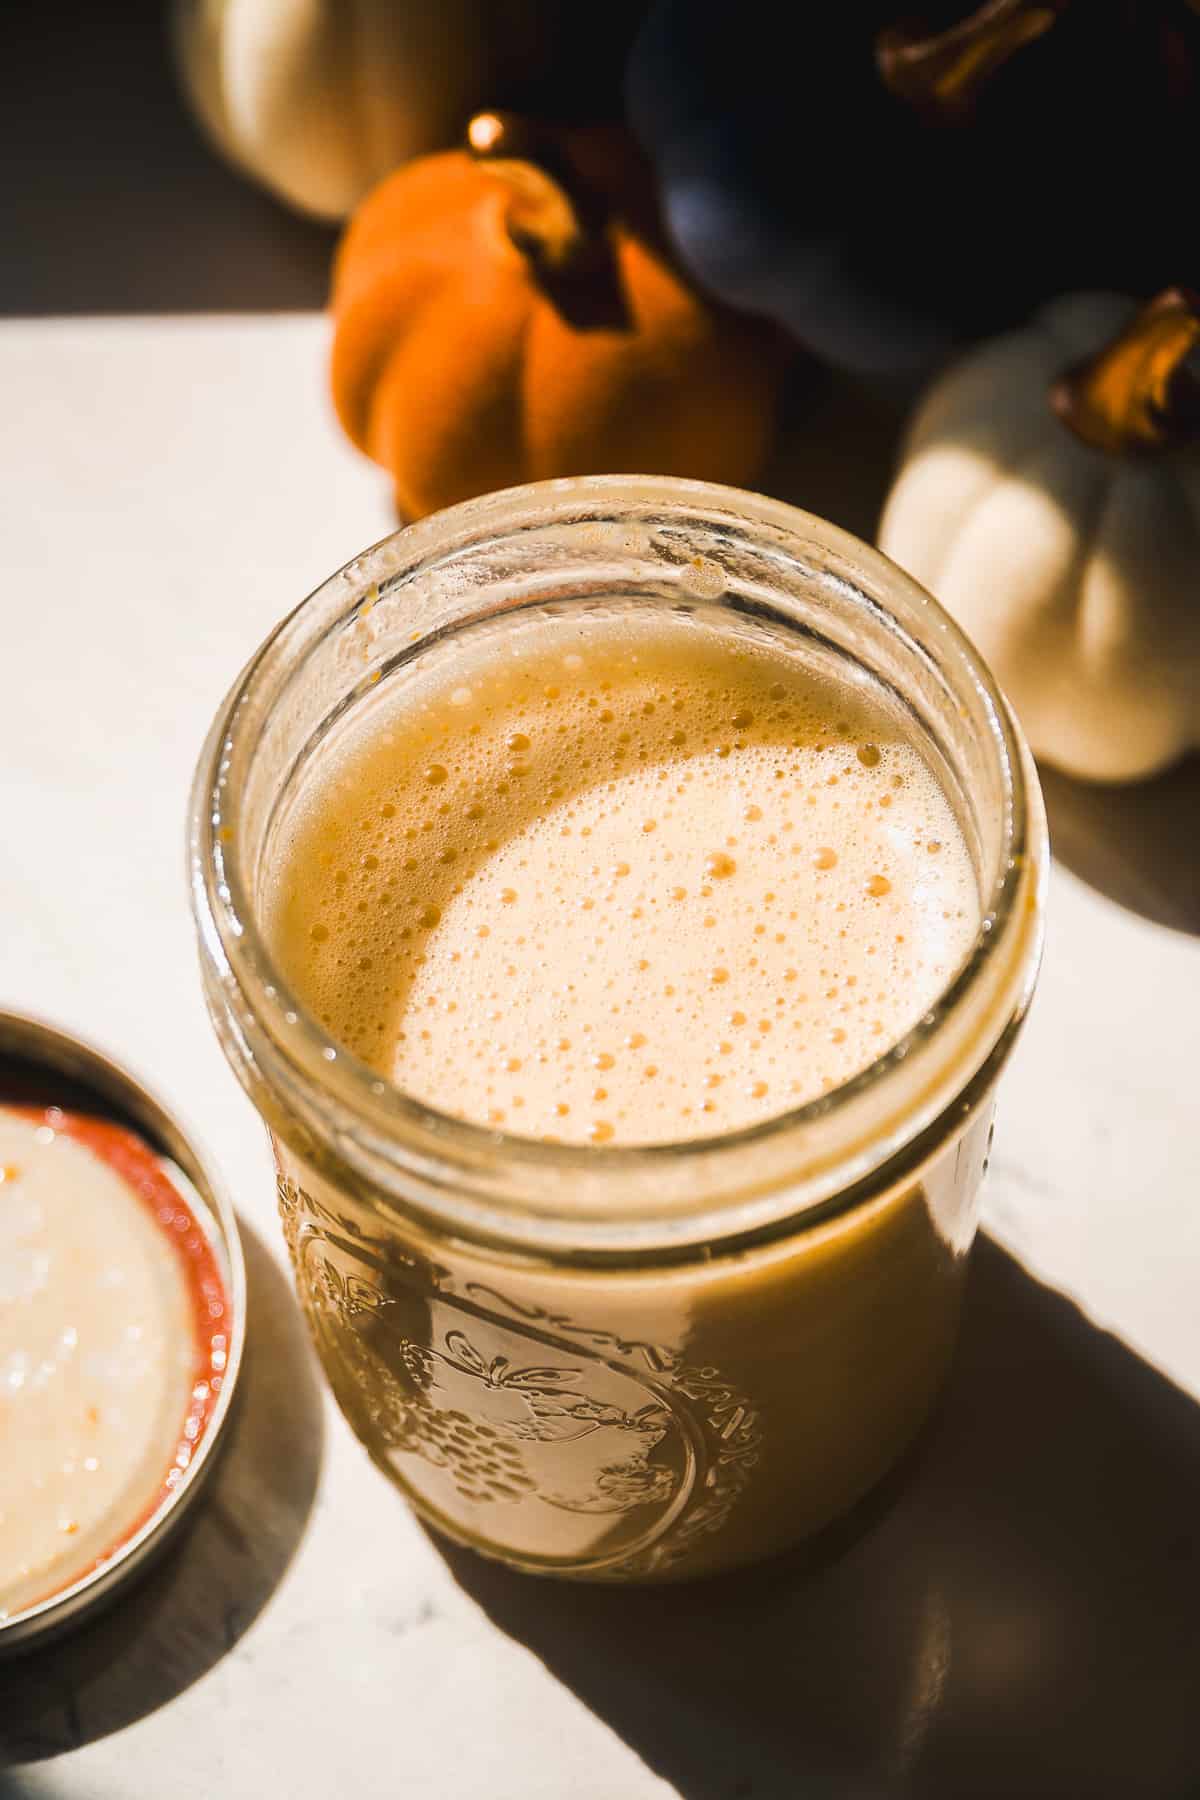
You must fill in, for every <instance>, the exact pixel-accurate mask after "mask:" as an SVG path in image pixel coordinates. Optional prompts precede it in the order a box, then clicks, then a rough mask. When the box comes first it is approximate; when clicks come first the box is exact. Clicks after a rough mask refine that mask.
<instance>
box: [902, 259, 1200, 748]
mask: <svg viewBox="0 0 1200 1800" xmlns="http://www.w3.org/2000/svg"><path fill="white" fill-rule="evenodd" d="M1134 315H1135V308H1134V306H1133V305H1132V303H1131V302H1129V301H1128V300H1124V299H1120V298H1117V297H1115V296H1113V295H1107V294H1086V295H1073V296H1068V297H1066V298H1063V299H1060V300H1056V301H1055V302H1054V303H1053V304H1052V305H1050V306H1048V307H1046V308H1045V309H1044V311H1042V312H1041V313H1040V314H1039V315H1038V316H1037V318H1036V319H1035V320H1034V321H1033V323H1032V324H1031V325H1030V326H1029V328H1028V329H1027V330H1024V331H1017V332H1013V333H1011V334H1009V335H1007V336H1004V337H1000V338H996V339H994V340H992V341H991V342H990V343H986V344H984V345H983V346H981V347H980V348H978V349H976V350H974V351H972V352H970V353H969V354H968V355H967V356H966V357H964V359H963V360H962V361H961V362H960V363H958V364H957V366H955V367H953V368H952V369H951V370H950V371H949V372H948V373H947V374H946V375H945V376H943V377H942V378H941V379H940V380H938V381H936V382H935V383H934V385H933V387H932V388H931V389H930V391H929V393H928V394H927V395H926V397H925V399H924V400H923V401H922V403H921V404H920V406H919V407H918V409H917V412H916V414H915V416H914V419H913V422H912V425H911V428H910V432H909V436H908V440H907V443H906V445H905V448H904V452H903V455H902V458H901V464H900V468H899V472H898V474H897V478H896V481H895V485H894V486H893V488H892V491H891V494H890V496H889V498H888V501H887V505H886V507H885V508H884V514H883V520H882V523H881V526H880V533H879V543H880V547H881V548H882V549H883V550H884V551H885V552H886V554H887V555H888V556H890V557H892V558H893V559H894V561H896V562H898V563H900V564H901V565H902V566H903V567H904V568H906V569H907V570H909V572H910V573H911V574H913V575H915V576H916V578H917V579H918V580H919V581H920V582H922V584H923V585H924V586H925V587H927V588H928V589H929V590H930V592H931V593H933V594H934V595H935V596H936V597H937V599H939V600H940V601H941V602H942V604H943V605H944V606H945V607H946V608H947V610H948V611H949V612H950V613H952V614H953V615H954V617H955V618H956V619H957V620H958V622H959V623H960V624H961V625H962V626H963V628H964V630H965V631H966V632H967V634H968V636H969V637H971V638H972V639H973V640H974V642H975V644H976V645H977V646H978V648H979V649H980V650H981V651H982V653H983V655H984V657H985V658H986V660H987V661H988V663H989V664H990V665H991V667H992V670H993V672H994V673H995V675H996V677H997V679H998V680H999V682H1000V685H1001V686H1002V687H1003V688H1004V689H1005V691H1006V692H1007V694H1008V696H1009V698H1010V700H1011V701H1012V703H1013V705H1014V707H1015V709H1016V711H1017V714H1018V716H1019V717H1020V720H1021V723H1022V725H1023V726H1024V728H1025V732H1026V735H1027V736H1028V738H1029V741H1030V743H1031V744H1032V746H1033V749H1034V750H1035V752H1036V753H1037V754H1038V755H1039V756H1041V757H1043V758H1045V759H1046V761H1048V762H1051V763H1054V764H1056V765H1057V766H1058V767H1060V768H1062V769H1065V770H1066V771H1068V772H1069V773H1071V774H1073V775H1079V776H1084V777H1086V778H1089V779H1091V780H1097V781H1132V780H1137V779H1140V778H1142V777H1144V776H1148V775H1151V774H1153V773H1154V772H1155V771H1157V770H1159V769H1161V768H1163V767H1165V766H1166V765H1167V764H1169V763H1171V762H1173V761H1175V760H1176V759H1177V758H1178V757H1180V756H1181V755H1183V754H1185V753H1186V752H1187V751H1188V750H1189V749H1192V748H1193V747H1195V746H1197V745H1200V448H1198V447H1197V445H1196V444H1195V443H1194V442H1193V443H1191V444H1190V445H1188V444H1183V445H1182V446H1179V447H1172V444H1171V434H1170V432H1169V431H1168V430H1167V428H1166V424H1165V412H1164V410H1163V409H1165V407H1166V406H1167V404H1168V402H1169V400H1170V392H1171V384H1172V382H1173V380H1174V379H1175V378H1176V377H1177V376H1178V375H1179V373H1180V370H1181V367H1182V362H1183V359H1184V357H1185V356H1186V355H1187V354H1188V353H1189V352H1190V350H1191V349H1192V348H1193V347H1194V345H1195V344H1196V342H1197V339H1198V338H1200V320H1198V319H1197V315H1196V307H1195V302H1194V300H1192V299H1191V297H1189V296H1185V295H1180V294H1179V293H1178V292H1177V291H1172V293H1171V294H1170V295H1166V296H1163V297H1162V298H1161V299H1160V300H1159V301H1158V302H1156V303H1155V304H1154V306H1152V307H1148V308H1146V309H1145V310H1144V311H1143V312H1142V313H1140V314H1137V315H1136V317H1134ZM1114 340H1115V341H1114ZM1085 365H1087V366H1085ZM1081 432H1082V435H1080V433H1081ZM1085 438H1086V439H1088V440H1089V441H1085ZM1099 443H1105V444H1106V445H1107V447H1106V448H1097V447H1095V446H1096V445H1097V444H1099Z"/></svg>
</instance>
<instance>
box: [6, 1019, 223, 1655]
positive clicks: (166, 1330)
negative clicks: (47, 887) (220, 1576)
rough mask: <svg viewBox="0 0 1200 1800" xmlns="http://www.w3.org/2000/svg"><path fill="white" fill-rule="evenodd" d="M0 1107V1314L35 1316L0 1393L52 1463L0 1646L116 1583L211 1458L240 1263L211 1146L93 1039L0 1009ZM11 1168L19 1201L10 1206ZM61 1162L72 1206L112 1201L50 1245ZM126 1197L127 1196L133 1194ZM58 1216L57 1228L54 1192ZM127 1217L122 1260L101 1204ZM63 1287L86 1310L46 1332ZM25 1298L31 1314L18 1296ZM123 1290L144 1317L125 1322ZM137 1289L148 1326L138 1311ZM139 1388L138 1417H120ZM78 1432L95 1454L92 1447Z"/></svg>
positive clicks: (188, 1497)
mask: <svg viewBox="0 0 1200 1800" xmlns="http://www.w3.org/2000/svg"><path fill="white" fill-rule="evenodd" d="M0 1126H3V1128H4V1134H5V1141H6V1143H8V1142H9V1140H11V1143H10V1144H9V1149H10V1151H11V1150H12V1146H13V1145H15V1146H16V1151H15V1152H13V1153H12V1154H10V1155H0V1176H2V1177H3V1184H2V1185H0V1227H3V1226H5V1224H6V1223H7V1225H8V1226H9V1227H10V1229H9V1231H8V1233H7V1235H8V1236H9V1237H10V1239H11V1245H10V1248H11V1249H12V1250H13V1254H12V1255H11V1256H10V1257H8V1258H7V1269H8V1277H9V1282H10V1285H12V1284H15V1285H13V1292H12V1294H11V1295H8V1296H7V1297H8V1298H9V1299H10V1300H11V1301H12V1302H13V1303H14V1304H13V1306H12V1308H11V1309H10V1312H9V1316H10V1318H13V1319H15V1320H16V1321H17V1322H18V1325H20V1324H23V1323H24V1322H25V1319H26V1318H28V1320H29V1329H30V1343H29V1345H26V1344H25V1343H24V1341H23V1338H22V1334H21V1332H20V1331H19V1330H18V1331H17V1333H16V1335H15V1338H14V1342H13V1343H12V1344H10V1345H8V1347H7V1352H6V1354H5V1356H4V1357H3V1358H2V1359H0V1405H3V1406H4V1408H5V1410H6V1411H7V1412H8V1413H9V1415H10V1417H9V1429H10V1430H11V1431H12V1433H13V1438H14V1443H15V1446H16V1449H17V1451H18V1453H19V1450H20V1436H19V1434H20V1431H21V1421H20V1415H21V1414H22V1413H23V1412H25V1410H26V1409H27V1408H28V1409H30V1411H31V1413H32V1412H34V1411H36V1413H37V1418H38V1433H39V1436H38V1440H37V1441H38V1443H39V1446H40V1447H41V1451H42V1454H43V1460H45V1461H46V1463H47V1468H46V1470H44V1471H43V1470H40V1469H39V1470H38V1471H37V1472H36V1473H35V1474H34V1476H33V1478H32V1480H31V1482H30V1485H29V1487H28V1489H27V1490H26V1493H25V1495H24V1501H25V1503H26V1510H25V1513H24V1515H23V1517H22V1519H21V1520H20V1522H19V1523H18V1524H17V1526H16V1528H15V1529H16V1532H17V1533H18V1534H19V1533H20V1532H21V1531H22V1530H25V1529H26V1527H27V1528H28V1531H29V1534H30V1552H31V1572H30V1574H29V1575H28V1577H27V1578H26V1577H23V1576H22V1574H21V1563H20V1553H19V1551H18V1552H17V1553H16V1554H17V1561H16V1562H15V1564H14V1566H13V1567H12V1568H8V1569H7V1570H6V1569H5V1568H4V1567H2V1566H0V1655H3V1654H5V1653H7V1652H10V1651H13V1650H17V1649H20V1648H24V1647H26V1646H28V1645H32V1644H33V1643H34V1642H35V1641H39V1642H40V1641H42V1640H44V1639H45V1637H46V1636H47V1635H48V1634H50V1633H52V1632H55V1631H58V1630H60V1629H62V1628H63V1627H64V1626H66V1625H68V1624H74V1623H75V1622H77V1621H78V1620H79V1619H80V1618H81V1617H82V1616H83V1615H84V1613H85V1612H88V1611H90V1610H91V1608H93V1607H94V1606H97V1605H99V1604H101V1603H102V1602H104V1601H106V1600H109V1599H112V1598H114V1597H115V1595H116V1594H117V1593H118V1592H119V1591H120V1589H121V1588H122V1586H123V1585H124V1583H126V1582H127V1581H129V1580H131V1579H132V1578H133V1577H134V1576H135V1575H136V1574H137V1573H138V1572H139V1571H141V1570H143V1569H144V1568H145V1567H146V1565H147V1563H148V1562H149V1561H150V1560H151V1558H153V1557H154V1556H155V1555H157V1554H158V1552H159V1551H160V1550H161V1549H162V1548H163V1547H164V1546H165V1545H166V1543H167V1542H168V1540H169V1538H170V1536H171V1534H172V1532H173V1531H174V1530H175V1528H176V1527H177V1526H178V1524H179V1523H180V1521H181V1519H182V1518H183V1516H184V1514H185V1513H186V1511H187V1509H188V1507H189V1506H190V1505H191V1503H192V1501H193V1500H194V1499H195V1498H196V1495H197V1494H198V1493H199V1491H200V1487H201V1484H202V1483H203V1481H204V1479H205V1477H206V1475H207V1474H208V1472H209V1471H210V1470H211V1468H212V1467H213V1466H214V1463H215V1461H216V1453H217V1450H218V1446H219V1445H220V1443H221V1441H222V1438H223V1436H224V1431H225V1427H226V1425H227V1423H228V1420H229V1415H230V1409H231V1406H232V1403H233V1396H234V1392H235V1389H236V1386H237V1378H238V1371H239V1368H240V1364H241V1358H242V1347H243V1342H244V1337H245V1325H246V1277H245V1267H244V1264H243V1260H242V1248H241V1243H240V1240H239V1238H238V1230H237V1222H236V1219H235V1217H234V1212H233V1207H232V1205H231V1204H230V1201H229V1199H228V1198H227V1196H226V1195H225V1193H224V1191H223V1189H222V1187H221V1184H220V1182H219V1180H218V1179H217V1177H216V1175H215V1174H214V1172H213V1169H212V1167H211V1164H210V1163H209V1162H208V1161H207V1159H206V1158H205V1157H204V1156H203V1155H202V1153H201V1152H200V1150H199V1149H198V1148H197V1147H196V1145H195V1143H194V1141H193V1140H192V1139H191V1137H190V1136H189V1135H188V1133H187V1132H185V1130H184V1129H183V1128H182V1126H181V1125H180V1124H179V1122H178V1121H177V1120H176V1119H175V1118H174V1117H173V1115H172V1114H171V1113H170V1112H169V1111H168V1109H167V1108H166V1107H165V1106H164V1105H163V1103H162V1101H161V1100H159V1099H158V1098H157V1096H156V1095H155V1094H154V1093H153V1091H152V1090H151V1089H149V1088H148V1087H147V1086H146V1085H145V1083H144V1082H143V1081H141V1080H140V1078H138V1077H137V1076H135V1075H133V1074H132V1073H131V1072H130V1071H129V1070H127V1069H126V1068H124V1067H122V1066H121V1065H120V1064H119V1063H116V1062H114V1061H113V1060H112V1058H111V1057H109V1056H108V1055H106V1054H105V1053H104V1052H103V1051H101V1050H99V1049H98V1048H96V1047H95V1046H94V1045H92V1044H89V1043H86V1042H84V1041H82V1040H80V1039H79V1038H77V1037H74V1036H72V1035H70V1034H68V1033H67V1032H64V1031H61V1030H59V1029H58V1028H57V1027H55V1026H52V1025H49V1024H47V1023H46V1022H45V1021H43V1020H41V1019H37V1018H33V1017H30V1016H28V1015H25V1014H15V1013H8V1012H3V1011H0ZM3 1148H4V1146H3V1145H0V1149H3ZM51 1157H53V1158H55V1159H58V1160H57V1162H55V1161H52V1160H51ZM60 1169H61V1170H62V1174H61V1176H60V1174H59V1170H60ZM10 1181H11V1183H12V1199H13V1205H12V1206H11V1207H10V1208H8V1209H5V1208H4V1205H3V1202H4V1198H5V1189H6V1188H7V1187H8V1185H9V1182H10ZM60 1182H65V1184H66V1187H67V1190H68V1191H69V1194H70V1203H71V1205H72V1206H73V1207H79V1206H80V1205H81V1203H82V1204H84V1205H86V1202H87V1199H88V1198H89V1197H92V1198H94V1200H95V1202H96V1203H97V1204H98V1205H101V1204H103V1205H108V1206H113V1205H114V1204H115V1207H116V1210H115V1211H114V1212H112V1213H111V1214H108V1213H106V1214H104V1215H103V1216H100V1215H93V1216H92V1217H90V1218H89V1219H88V1220H87V1221H86V1224H87V1227H88V1229H87V1230H84V1229H83V1228H82V1227H81V1229H80V1232H79V1237H78V1241H75V1240H70V1241H69V1248H70V1249H71V1250H73V1251H74V1252H75V1255H74V1257H73V1258H72V1256H71V1255H70V1254H67V1255H65V1256H63V1255H58V1256H57V1258H56V1255H55V1247H54V1244H53V1234H54V1219H55V1208H54V1206H53V1196H54V1194H55V1193H56V1192H57V1193H61V1192H62V1188H61V1186H60ZM93 1189H94V1194H93ZM123 1198H127V1199H130V1200H132V1202H133V1205H132V1207H131V1208H130V1210H129V1211H128V1214H126V1213H125V1212H124V1210H123V1207H122V1200H123ZM57 1217H58V1226H59V1229H60V1230H61V1226H62V1222H63V1215H62V1213H61V1211H60V1212H59V1213H58V1215H57ZM122 1219H124V1220H126V1222H127V1224H128V1226H129V1229H130V1231H131V1233H132V1237H131V1240H130V1243H131V1249H130V1255H131V1258H132V1260H131V1262H130V1264H129V1266H128V1268H127V1267H126V1265H125V1264H124V1263H123V1262H122V1260H121V1258H120V1257H118V1256H116V1255H115V1254H114V1257H113V1260H112V1262H111V1263H107V1262H105V1261H104V1255H105V1253H106V1251H107V1249H108V1246H109V1243H110V1241H111V1242H112V1243H113V1244H114V1246H115V1243H116V1238H115V1237H112V1238H110V1236H109V1222H110V1220H113V1221H120V1220H122ZM43 1240H44V1241H43ZM160 1251H161V1252H163V1254H160ZM98 1252H99V1254H98ZM81 1257H83V1258H86V1259H88V1260H87V1261H85V1262H83V1263H82V1265H81ZM72 1264H73V1265H74V1267H73V1270H72ZM127 1277H128V1278H129V1284H130V1285H129V1289H128V1290H127V1289H126V1288H125V1286H124V1285H123V1284H124V1283H125V1282H126V1279H127ZM56 1281H57V1282H60V1283H61V1284H62V1286H61V1287H56V1286H55V1282H56ZM106 1287H107V1289H108V1290H109V1291H108V1292H107V1294H106V1293H105V1289H106ZM114 1290H115V1292H114ZM126 1294H128V1299H126V1298H123V1297H122V1296H125V1295H126ZM63 1295H65V1296H66V1297H67V1300H68V1304H70V1305H73V1306H75V1307H77V1308H80V1309H82V1310H80V1311H71V1312H70V1315H69V1316H67V1314H64V1317H63V1319H62V1321H61V1330H59V1331H57V1332H56V1333H55V1327H56V1323H57V1321H56V1319H55V1316H54V1315H55V1308H56V1306H57V1304H58V1302H59V1298H60V1297H61V1296H63ZM93 1302H94V1313H92V1314H89V1313H88V1312H87V1311H86V1309H87V1307H88V1306H89V1305H91V1304H92V1303H93ZM139 1303H140V1306H141V1310H140V1311H139ZM26 1305H27V1306H28V1307H29V1311H28V1314H25V1313H24V1312H23V1311H22V1310H19V1309H23V1308H24V1307H25V1306H26ZM125 1305H128V1308H129V1310H130V1312H131V1313H137V1317H131V1318H130V1319H129V1320H128V1322H127V1324H125V1325H124V1326H123V1325H122V1322H121V1309H122V1306H125ZM147 1307H148V1308H149V1313H148V1316H149V1317H150V1319H151V1325H150V1326H149V1327H147V1326H145V1325H144V1324H143V1323H142V1322H141V1319H142V1316H143V1313H144V1312H145V1311H146V1308H147ZM48 1332H49V1333H55V1335H54V1336H53V1342H52V1344H51V1348H50V1351H49V1354H47V1344H48V1343H50V1338H49V1337H48V1335H47V1334H48ZM4 1349H5V1346H4V1345H3V1343H0V1351H3V1350H4ZM6 1387H7V1392H6V1391H5V1389H6ZM113 1393H115V1394H116V1395H117V1401H116V1402H114V1405H119V1406H120V1407H121V1408H123V1409H126V1410H125V1411H123V1412H122V1413H121V1415H120V1417H119V1419H118V1421H116V1422H114V1423H113V1424H112V1425H109V1423H108V1421H106V1419H105V1417H104V1412H105V1406H104V1404H103V1403H101V1404H96V1401H97V1400H101V1401H103V1397H104V1396H105V1395H111V1394H113ZM51 1396H52V1397H53V1398H52V1399H51V1398H50V1397H51ZM139 1408H140V1409H141V1411H140V1413H138V1414H137V1415H136V1419H135V1422H137V1423H139V1424H140V1425H141V1426H142V1427H144V1429H143V1430H142V1431H141V1435H140V1437H139V1434H138V1432H137V1431H133V1430H131V1429H130V1420H131V1417H134V1415H135V1411H136V1409H139ZM89 1431H90V1432H91V1433H93V1434H94V1439H95V1441H94V1443H93V1442H92V1441H91V1439H89V1438H88V1433H89ZM106 1431H107V1435H106ZM85 1440H87V1441H85ZM89 1448H92V1449H94V1450H95V1451H96V1454H91V1455H85V1454H84V1452H85V1451H86V1450H87V1449H89ZM51 1464H53V1467H51ZM126 1465H127V1466H126ZM14 1466H16V1467H18V1469H19V1467H20V1464H19V1463H17V1464H16V1465H14ZM89 1471H90V1472H91V1473H89ZM60 1476H61V1477H62V1480H61V1481H60V1480H59V1477H60ZM39 1482H42V1483H44V1489H43V1488H42V1487H38V1491H37V1495H36V1499H34V1498H33V1494H34V1488H35V1486H37V1484H38V1483H39ZM20 1498H21V1496H20V1494H19V1493H18V1499H20ZM57 1534H61V1535H62V1544H61V1549H60V1548H59V1547H58V1535H57ZM74 1534H78V1536H75V1535H74ZM15 1541H16V1542H18V1543H19V1542H20V1538H19V1536H18V1537H17V1538H16V1540H15ZM51 1542H52V1543H53V1544H54V1546H55V1548H54V1549H53V1550H51V1551H48V1550H47V1544H48V1543H51ZM72 1545H75V1546H77V1555H73V1554H72ZM11 1549H12V1546H11V1545H10V1550H11ZM10 1560H11V1558H10ZM6 1575H7V1577H8V1580H7V1593H8V1599H7V1602H6V1598H5V1591H6ZM39 1576H40V1579H39Z"/></svg>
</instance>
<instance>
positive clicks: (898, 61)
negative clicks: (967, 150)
mask: <svg viewBox="0 0 1200 1800" xmlns="http://www.w3.org/2000/svg"><path fill="white" fill-rule="evenodd" d="M1068 4H1069V0H986V4H985V5H983V6H980V7H977V8H976V9H975V11H974V12H972V13H970V14H969V15H968V16H967V17H966V18H965V19H962V20H960V21H959V23H958V24H957V25H952V26H950V27H949V29H948V30H946V31H935V32H931V31H928V30H926V29H923V28H922V26H920V25H919V24H914V25H894V26H892V27H890V28H889V29H888V30H886V31H882V32H880V34H879V36H878V38H877V39H876V40H875V62H876V65H877V67H878V69H879V73H880V75H881V76H882V77H883V80H884V83H885V84H886V86H887V87H889V88H890V89H891V91H892V93H893V94H895V95H896V96H897V98H898V99H901V100H905V101H907V102H908V104H909V105H910V106H912V107H913V108H914V109H915V110H916V111H917V112H919V113H920V114H921V115H922V116H923V117H924V118H926V119H927V120H929V121H930V122H931V123H935V124H942V125H956V124H961V123H962V122H963V121H964V120H966V119H969V118H970V116H971V114H972V112H973V111H974V108H975V103H976V100H977V99H978V97H979V95H980V94H981V93H982V91H983V89H984V88H985V87H986V86H987V83H988V82H989V81H990V80H991V78H992V77H993V75H995V74H996V73H997V71H998V70H999V69H1001V68H1002V67H1003V65H1004V64H1005V63H1006V62H1008V60H1009V58H1010V57H1012V56H1015V55H1016V53H1017V51H1019V50H1023V49H1024V48H1025V46H1026V44H1031V43H1033V42H1034V41H1035V40H1036V39H1037V38H1040V37H1043V36H1044V35H1045V33H1046V32H1047V31H1049V30H1050V28H1051V26H1052V25H1053V24H1054V22H1055V20H1056V19H1057V18H1058V15H1059V14H1060V13H1061V12H1063V11H1065V9H1066V7H1067V5H1068Z"/></svg>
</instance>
